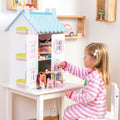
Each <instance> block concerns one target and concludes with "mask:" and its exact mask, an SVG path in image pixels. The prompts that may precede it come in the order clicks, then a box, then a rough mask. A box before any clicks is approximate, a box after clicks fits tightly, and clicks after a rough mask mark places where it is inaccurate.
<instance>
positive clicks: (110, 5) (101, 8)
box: [96, 0, 117, 22]
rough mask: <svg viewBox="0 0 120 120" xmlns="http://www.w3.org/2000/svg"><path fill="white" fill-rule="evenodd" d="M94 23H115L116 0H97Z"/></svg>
mask: <svg viewBox="0 0 120 120" xmlns="http://www.w3.org/2000/svg"><path fill="white" fill-rule="evenodd" d="M96 3H97V4H96V6H97V7H96V21H99V22H115V21H116V4H117V0H97V2H96Z"/></svg>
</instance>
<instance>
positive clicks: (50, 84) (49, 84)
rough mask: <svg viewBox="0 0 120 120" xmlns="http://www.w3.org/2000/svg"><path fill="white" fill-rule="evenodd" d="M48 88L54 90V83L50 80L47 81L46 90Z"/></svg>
mask: <svg viewBox="0 0 120 120" xmlns="http://www.w3.org/2000/svg"><path fill="white" fill-rule="evenodd" d="M49 87H52V88H54V81H53V80H52V79H50V78H48V79H47V89H48V88H49Z"/></svg>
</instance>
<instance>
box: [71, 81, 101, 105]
mask: <svg viewBox="0 0 120 120" xmlns="http://www.w3.org/2000/svg"><path fill="white" fill-rule="evenodd" d="M98 89H99V81H98V80H96V79H95V80H94V81H91V82H89V83H88V84H87V86H85V87H83V89H82V92H80V93H76V92H74V91H71V92H70V93H69V98H70V99H72V100H73V101H75V102H79V103H82V104H88V103H90V102H92V101H94V100H95V98H96V97H97V95H98V94H99V90H98Z"/></svg>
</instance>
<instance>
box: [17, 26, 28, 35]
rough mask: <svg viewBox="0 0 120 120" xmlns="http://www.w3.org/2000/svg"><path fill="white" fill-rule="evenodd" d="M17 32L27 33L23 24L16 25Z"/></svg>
mask: <svg viewBox="0 0 120 120" xmlns="http://www.w3.org/2000/svg"><path fill="white" fill-rule="evenodd" d="M16 33H17V34H28V29H27V28H26V27H25V26H19V27H16Z"/></svg>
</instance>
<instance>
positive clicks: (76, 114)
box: [58, 43, 110, 120]
mask: <svg viewBox="0 0 120 120" xmlns="http://www.w3.org/2000/svg"><path fill="white" fill-rule="evenodd" d="M84 55H85V56H84V65H85V68H80V67H76V66H73V65H71V64H70V63H68V62H66V61H63V62H61V63H60V64H59V66H58V67H59V68H62V69H64V70H66V71H69V73H71V74H73V75H76V76H78V77H80V78H82V79H83V80H86V81H87V85H86V86H84V87H83V89H82V91H81V92H80V93H76V92H74V91H66V96H67V97H68V98H69V99H71V100H73V101H75V102H77V103H78V104H74V105H71V106H69V107H67V109H66V110H65V111H64V117H63V120H77V119H78V118H79V119H80V118H81V120H86V119H87V120H89V119H90V118H93V119H95V118H96V119H100V118H104V116H105V114H106V111H107V107H106V89H105V87H106V86H107V85H109V83H110V74H109V70H108V68H109V56H108V49H107V46H106V45H105V44H103V43H91V44H89V45H88V46H86V48H85V51H84Z"/></svg>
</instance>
